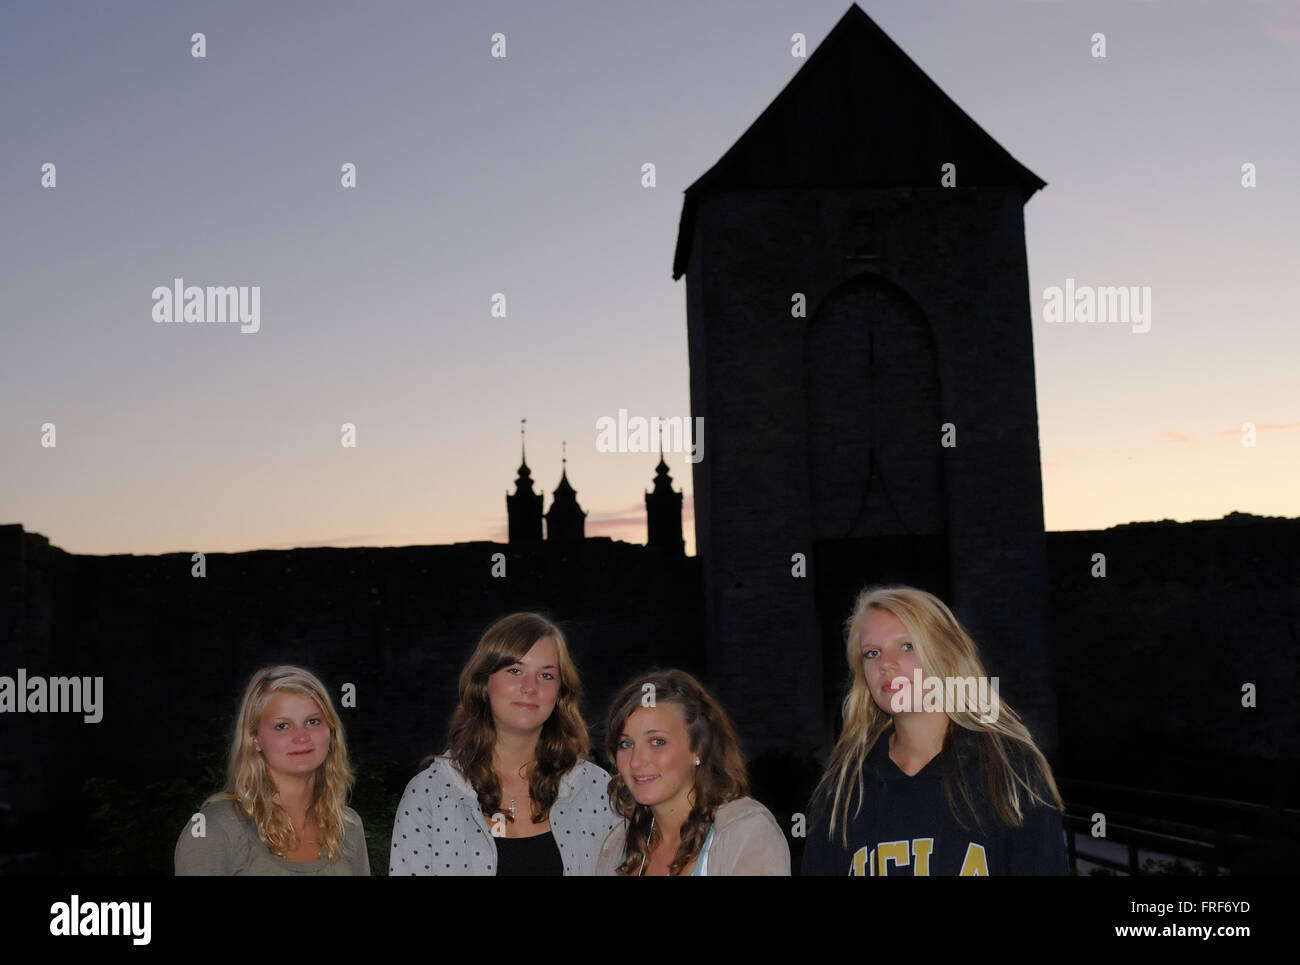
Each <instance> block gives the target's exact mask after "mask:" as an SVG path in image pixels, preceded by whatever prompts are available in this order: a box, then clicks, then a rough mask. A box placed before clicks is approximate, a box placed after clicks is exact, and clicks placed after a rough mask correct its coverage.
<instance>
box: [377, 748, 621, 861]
mask: <svg viewBox="0 0 1300 965" xmlns="http://www.w3.org/2000/svg"><path fill="white" fill-rule="evenodd" d="M621 820H622V819H621V818H620V817H619V816H618V815H617V814H615V813H614V812H613V811H611V810H610V807H609V775H608V774H606V773H605V771H604V770H602V769H601V768H599V767H597V766H596V765H595V764H592V763H591V762H590V761H579V762H578V763H577V764H576V765H574V767H573V768H572V770H570V771H569V772H568V773H567V774H565V775H564V777H562V778H560V788H559V795H558V796H557V797H556V799H555V804H554V805H552V807H551V813H550V821H551V833H552V834H553V835H554V836H555V843H556V845H557V846H558V847H559V850H560V857H561V859H562V860H563V861H564V873H565V874H566V875H593V874H595V873H596V857H597V855H598V854H599V853H600V846H601V843H602V842H603V841H604V840H605V836H606V835H607V834H609V831H610V829H611V828H613V827H614V826H615V825H616V824H618V823H619V822H620V821H621ZM388 873H389V874H390V875H394V876H396V875H495V874H496V873H497V844H496V839H494V838H493V837H492V831H491V828H490V826H489V824H488V820H487V816H486V815H484V814H483V811H482V808H481V807H480V806H479V802H478V794H477V793H475V791H474V788H473V787H471V786H470V783H469V781H467V780H466V779H465V777H464V775H462V774H461V772H460V768H459V767H457V766H456V764H455V762H453V761H452V760H451V759H450V758H448V757H445V756H441V757H437V758H435V759H434V761H433V763H432V764H430V765H429V766H428V767H426V768H425V769H424V770H423V771H421V772H420V773H419V774H417V775H415V777H413V778H411V782H410V783H409V784H407V785H406V792H405V793H404V794H403V795H402V802H401V803H400V804H399V805H398V806H397V819H396V820H395V821H394V822H393V846H392V849H391V851H390V852H389V862H388Z"/></svg>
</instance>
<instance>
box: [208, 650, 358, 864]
mask: <svg viewBox="0 0 1300 965" xmlns="http://www.w3.org/2000/svg"><path fill="white" fill-rule="evenodd" d="M282 692H287V693H291V694H297V695H298V696H300V697H306V698H308V699H310V700H314V701H315V702H316V704H317V705H318V706H319V707H320V709H321V716H322V717H324V718H325V723H326V724H327V725H328V726H329V729H330V746H329V752H328V753H327V754H326V755H325V761H324V763H322V764H321V766H320V767H318V768H317V769H316V773H315V775H314V776H315V780H314V781H313V782H312V799H311V803H310V804H308V806H307V815H308V816H309V817H312V818H315V820H316V824H317V825H318V826H319V827H320V831H321V844H322V845H323V846H324V848H325V854H326V857H328V858H329V860H330V861H334V860H337V858H338V856H339V855H340V854H341V853H342V850H343V840H344V838H345V837H346V836H347V834H346V829H345V827H344V821H345V814H346V811H345V808H346V807H347V803H348V793H349V792H350V791H351V790H352V780H353V777H352V767H351V766H350V765H349V764H348V747H347V743H346V742H345V741H344V739H343V722H342V721H340V720H339V715H338V714H337V713H336V712H335V710H334V704H333V702H332V701H331V700H330V695H329V692H328V691H327V690H326V689H325V685H324V684H322V683H321V682H320V680H319V679H318V678H317V677H316V676H315V675H314V674H312V673H310V672H309V671H306V670H303V669H302V668H301V667H288V666H280V667H263V668H262V669H261V670H259V671H257V673H255V674H253V676H252V679H250V680H249V681H248V686H247V687H246V688H245V689H244V699H243V701H241V703H240V705H239V716H238V719H237V720H236V723H235V737H234V740H233V741H232V742H231V747H230V761H229V764H228V766H227V768H226V787H225V789H224V790H223V791H221V792H220V793H218V794H214V795H213V796H212V797H211V798H209V799H208V800H209V801H233V802H234V803H235V805H236V806H237V807H238V808H239V809H240V810H242V811H243V812H244V813H245V814H247V815H248V816H249V817H250V818H252V820H253V823H254V824H255V825H256V826H257V836H258V837H259V838H260V839H261V841H262V843H263V844H264V845H266V847H267V850H269V851H270V852H271V853H272V854H277V855H279V856H280V857H284V856H285V855H286V854H288V853H289V852H290V851H291V850H293V846H294V842H295V837H294V831H293V821H292V820H291V819H290V817H289V814H288V812H287V811H285V809H284V808H283V807H281V806H280V805H279V804H278V803H276V801H275V794H276V788H275V783H274V782H273V781H272V780H271V775H270V774H269V773H268V771H267V768H266V758H264V757H263V756H262V752H261V751H259V750H258V749H257V747H256V746H255V744H254V741H255V740H256V738H257V728H258V727H259V726H260V725H261V723H262V714H263V713H265V711H266V705H267V704H269V703H270V702H271V698H272V697H273V696H274V695H275V694H277V693H282Z"/></svg>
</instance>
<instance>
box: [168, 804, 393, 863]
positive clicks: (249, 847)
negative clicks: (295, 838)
mask: <svg viewBox="0 0 1300 965" xmlns="http://www.w3.org/2000/svg"><path fill="white" fill-rule="evenodd" d="M202 814H203V820H204V827H203V836H202V837H195V832H196V830H197V826H196V825H195V823H194V821H193V819H191V821H190V822H189V823H188V824H186V825H185V829H184V830H183V831H181V836H180V838H179V839H178V840H177V842H176V874H178V875H368V874H370V857H369V855H367V854H366V837H365V831H364V829H363V828H362V826H361V818H360V816H359V815H358V814H357V812H356V811H354V810H352V809H351V808H345V809H344V838H343V850H342V853H340V854H339V857H338V860H337V861H329V860H327V859H326V858H325V855H324V852H323V851H322V853H321V856H320V857H318V858H317V859H316V860H315V861H301V862H299V861H289V860H288V859H287V858H281V857H280V856H279V855H276V854H272V853H271V852H270V851H268V850H267V848H266V845H264V844H263V843H262V840H261V838H259V837H258V836H257V828H256V827H254V825H253V821H252V819H251V818H249V817H248V816H247V815H246V814H244V812H243V811H242V810H240V809H239V806H238V805H237V804H235V802H234V801H213V802H212V803H210V804H208V805H205V806H204V808H203V811H202Z"/></svg>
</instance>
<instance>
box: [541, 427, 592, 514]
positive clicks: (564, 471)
mask: <svg viewBox="0 0 1300 965" xmlns="http://www.w3.org/2000/svg"><path fill="white" fill-rule="evenodd" d="M561 445H562V446H563V445H564V443H561ZM568 463H569V457H568V454H567V453H566V454H565V455H564V456H562V457H561V459H560V481H559V482H558V483H556V485H555V490H554V491H553V492H552V493H551V509H552V510H554V509H555V507H556V506H560V507H562V508H564V509H569V508H573V509H577V510H578V511H579V512H582V510H581V508H579V506H578V491H577V490H576V489H574V488H573V486H572V485H570V483H569V470H568ZM548 515H549V514H548ZM583 515H584V516H585V515H586V513H583Z"/></svg>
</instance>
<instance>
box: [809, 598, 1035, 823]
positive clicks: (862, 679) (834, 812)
mask: <svg viewBox="0 0 1300 965" xmlns="http://www.w3.org/2000/svg"><path fill="white" fill-rule="evenodd" d="M870 610H883V611H885V612H887V613H892V614H893V615H894V616H895V617H897V618H898V622H899V623H901V624H902V625H903V628H904V629H905V630H906V631H907V634H908V636H907V639H908V641H909V642H910V643H911V644H912V647H913V649H914V651H915V652H916V656H917V659H918V661H919V662H920V664H921V669H922V670H923V671H924V673H925V676H926V677H969V678H980V677H986V676H987V673H986V672H985V670H984V665H983V663H982V662H981V661H980V658H979V651H978V649H977V648H976V646H975V641H974V640H972V639H971V637H970V634H968V633H967V632H966V630H965V628H964V627H963V626H962V625H961V623H959V622H958V620H957V618H956V617H955V616H954V615H953V613H952V611H951V610H950V609H948V607H947V606H946V605H945V604H944V602H943V601H942V600H940V599H939V598H938V597H936V596H934V595H933V594H931V593H927V592H926V591H924V590H918V589H915V588H913V587H910V586H879V587H868V588H867V589H865V590H863V591H862V592H861V593H860V594H859V595H858V599H857V602H856V603H855V604H854V607H853V614H852V615H851V616H850V617H849V619H848V621H847V622H846V624H845V655H846V657H847V658H848V663H849V673H850V680H851V684H852V685H851V687H850V688H849V692H848V694H847V695H846V696H845V697H844V706H843V713H844V730H843V731H842V732H841V733H840V739H839V741H838V742H837V743H836V744H835V749H834V751H832V752H831V759H830V763H829V764H828V765H827V768H826V773H825V775H823V777H822V779H821V782H820V783H819V784H818V785H817V790H816V791H815V792H814V795H813V806H814V810H818V809H819V806H820V809H821V810H822V813H824V814H825V815H826V816H827V828H826V833H827V836H828V837H830V836H833V834H834V832H835V828H836V825H839V828H840V840H841V842H842V843H843V844H844V845H845V847H847V846H848V825H849V820H850V814H849V812H850V810H851V809H853V813H854V814H857V813H858V812H860V811H861V810H862V806H863V802H864V800H865V797H866V789H865V787H864V783H863V776H862V769H863V766H864V764H865V763H866V760H867V755H869V754H870V753H871V749H872V748H873V747H875V746H876V742H877V741H878V740H880V738H881V737H883V736H884V735H885V734H887V733H888V732H889V730H890V728H891V727H893V718H892V717H891V716H890V715H889V714H887V713H885V711H883V710H881V709H880V707H878V706H877V705H876V702H875V700H874V699H873V698H872V696H871V691H870V689H869V688H868V686H867V678H866V672H865V670H864V669H863V666H862V634H863V632H864V624H865V622H866V617H867V613H868V611H870ZM998 703H999V708H998V713H997V715H996V719H994V720H987V719H985V717H986V716H991V715H981V713H980V712H979V711H978V710H977V709H976V708H973V707H972V708H968V709H967V710H965V711H946V713H947V716H948V727H947V730H946V732H945V734H944V750H945V751H947V750H948V749H949V748H950V747H952V744H953V740H954V737H956V736H957V734H958V733H959V732H964V733H965V735H967V736H968V737H969V738H970V741H971V746H972V750H973V752H972V753H970V754H965V753H954V754H947V753H945V754H944V757H943V786H944V796H945V797H946V798H947V801H948V807H949V810H950V811H951V812H952V814H953V816H954V818H956V820H957V821H958V823H959V824H962V825H963V826H965V825H966V822H965V821H964V820H963V811H964V812H965V813H966V814H968V815H970V816H971V817H973V818H974V819H975V821H976V823H977V824H978V823H979V811H978V809H977V808H976V806H975V804H974V792H975V789H976V788H977V787H978V785H979V783H980V782H981V781H982V783H983V784H984V786H985V789H986V792H987V795H988V798H989V801H990V803H991V804H992V806H993V812H994V814H995V815H996V816H997V818H998V820H999V821H1001V822H1002V824H1004V825H1006V826H1007V827H1019V826H1020V825H1022V824H1023V823H1024V803H1023V801H1024V800H1026V799H1027V800H1028V801H1030V802H1031V803H1032V804H1035V805H1043V806H1047V807H1054V808H1056V809H1057V810H1060V809H1061V794H1060V792H1059V791H1058V790H1057V788H1056V781H1055V779H1053V777H1052V768H1051V766H1050V765H1049V764H1048V763H1047V758H1045V757H1044V756H1043V752H1042V751H1040V750H1039V749H1038V746H1037V745H1036V744H1035V743H1034V739H1033V737H1032V736H1030V733H1029V729H1028V728H1027V727H1026V726H1025V725H1024V723H1022V722H1021V720H1020V718H1019V717H1018V716H1016V713H1015V711H1013V710H1012V709H1011V708H1010V707H1009V706H1008V705H1007V703H1006V701H1004V700H1001V698H1000V697H999V701H998ZM958 728H960V731H959V730H958ZM972 768H973V769H974V771H975V773H974V774H972V773H969V772H970V770H971V769H972ZM959 800H960V802H961V806H959V805H958V801H959ZM855 802H856V807H854V805H855Z"/></svg>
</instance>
